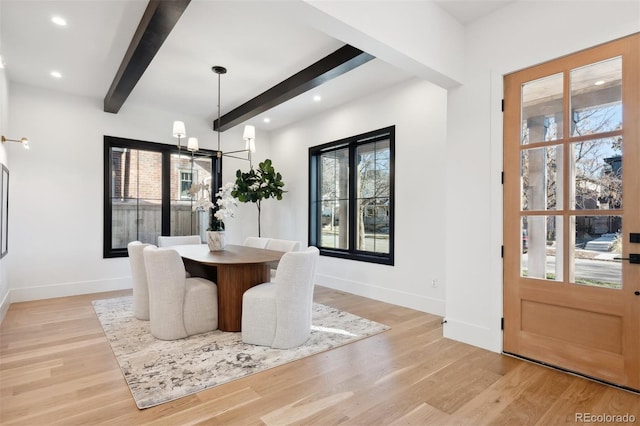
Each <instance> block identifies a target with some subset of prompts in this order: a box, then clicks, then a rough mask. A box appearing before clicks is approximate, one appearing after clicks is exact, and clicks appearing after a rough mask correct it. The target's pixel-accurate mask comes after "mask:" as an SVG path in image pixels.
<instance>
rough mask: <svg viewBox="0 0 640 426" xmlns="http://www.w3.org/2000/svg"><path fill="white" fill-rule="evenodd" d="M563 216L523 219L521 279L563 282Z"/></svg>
mask: <svg viewBox="0 0 640 426" xmlns="http://www.w3.org/2000/svg"><path fill="white" fill-rule="evenodd" d="M562 224H563V222H562V216H524V217H523V218H522V223H521V230H522V245H521V247H522V250H521V254H520V264H521V267H522V268H521V271H522V272H521V276H523V277H529V278H540V279H546V280H552V281H563V279H564V275H563V269H562V268H563V264H562V250H563V244H562V234H563V231H562V226H563V225H562Z"/></svg>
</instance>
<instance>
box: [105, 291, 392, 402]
mask: <svg viewBox="0 0 640 426" xmlns="http://www.w3.org/2000/svg"><path fill="white" fill-rule="evenodd" d="M132 304H133V298H132V297H131V296H127V297H119V298H114V299H104V300H95V301H93V307H94V309H95V311H96V314H97V315H98V319H99V320H100V323H101V324H102V328H103V329H104V332H105V334H106V336H107V339H108V340H109V343H110V344H111V349H112V350H113V353H114V354H115V356H116V358H117V359H118V363H119V364H120V368H121V369H122V372H123V374H124V377H125V379H126V381H127V383H128V384H129V388H130V389H131V393H132V395H133V398H134V399H135V401H136V405H137V406H138V408H140V409H143V408H149V407H153V406H154V405H158V404H162V403H165V402H168V401H172V400H174V399H178V398H181V397H183V396H186V395H190V394H192V393H195V392H199V391H201V390H204V389H208V388H211V387H213V386H217V385H220V384H223V383H227V382H230V381H232V380H235V379H239V378H241V377H245V376H248V375H250V374H254V373H258V372H260V371H264V370H267V369H269V368H273V367H277V366H279V365H282V364H286V363H288V362H291V361H295V360H297V359H300V358H304V357H306V356H309V355H313V354H317V353H319V352H322V351H326V350H328V349H332V348H335V347H338V346H341V345H345V344H347V343H351V342H354V341H356V340H360V339H363V338H365V337H369V336H372V335H374V334H377V333H380V332H383V331H385V330H388V329H389V327H388V326H386V325H383V324H379V323H376V322H373V321H369V320H367V319H364V318H361V317H359V316H356V315H353V314H350V313H348V312H344V311H340V310H339V309H334V308H330V307H328V306H325V305H322V304H318V303H314V304H313V321H312V322H313V326H312V330H311V338H310V339H309V340H308V341H307V342H306V343H305V344H304V345H302V346H300V347H298V348H294V349H288V350H282V349H271V348H268V347H264V346H254V345H247V344H244V343H242V338H241V334H240V333H227V332H222V331H212V332H210V333H205V334H199V335H196V336H191V337H188V338H186V339H180V340H173V341H164V340H159V339H156V338H154V337H153V336H152V335H151V333H150V332H149V322H148V321H140V320H138V319H136V318H135V317H134V316H133V308H132Z"/></svg>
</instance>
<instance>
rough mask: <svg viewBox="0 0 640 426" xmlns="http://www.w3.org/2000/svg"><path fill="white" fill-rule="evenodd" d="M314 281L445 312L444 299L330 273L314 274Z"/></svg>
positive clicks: (401, 303) (347, 290)
mask: <svg viewBox="0 0 640 426" xmlns="http://www.w3.org/2000/svg"><path fill="white" fill-rule="evenodd" d="M316 283H317V284H318V285H321V286H323V287H329V288H332V289H334V290H340V291H344V292H345V293H351V294H355V295H358V296H362V297H368V298H369V299H374V300H379V301H381V302H387V303H392V304H394V305H398V306H403V307H405V308H411V309H415V310H417V311H421V312H427V313H429V314H433V315H439V316H443V315H444V312H445V303H444V300H441V299H434V298H430V297H425V296H422V295H418V294H413V293H407V292H404V291H398V290H394V289H389V288H384V287H379V286H375V285H371V284H366V283H363V282H358V281H352V280H345V279H344V278H339V277H335V276H331V275H325V274H316Z"/></svg>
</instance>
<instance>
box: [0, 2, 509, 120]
mask: <svg viewBox="0 0 640 426" xmlns="http://www.w3.org/2000/svg"><path fill="white" fill-rule="evenodd" d="M425 1H426V0H425ZM510 1H513V0H502V1H482V0H479V1H473V0H467V1H455V0H454V1H451V0H439V1H436V3H437V4H438V5H439V6H441V7H442V8H443V9H445V10H446V11H448V12H449V13H450V14H452V15H453V16H454V17H456V18H457V19H458V20H459V21H460V22H462V23H465V24H466V23H469V22H472V21H473V20H474V19H477V18H479V17H482V16H484V15H486V14H488V13H491V12H492V11H494V10H495V9H496V8H497V7H500V6H501V5H504V4H506V3H509V2H510ZM269 3H270V2H264V1H262V2H261V1H221V0H217V1H212V0H192V1H191V3H190V4H189V6H188V7H187V9H186V11H185V12H184V14H183V15H182V17H181V18H180V20H179V22H178V23H177V25H176V26H175V27H174V29H173V31H172V32H171V34H170V35H169V37H168V38H167V40H166V41H165V43H164V44H163V46H162V48H161V49H160V52H158V54H157V55H156V57H155V58H154V59H153V61H152V62H151V64H150V65H149V67H148V68H147V70H146V72H145V74H144V75H143V77H142V78H141V79H140V81H139V82H138V84H137V85H136V87H135V89H134V90H133V92H132V93H131V95H130V96H129V98H128V99H127V100H126V102H125V103H124V106H123V107H122V109H121V111H124V110H126V108H127V107H128V106H129V105H148V106H153V107H154V108H161V109H166V110H171V111H175V110H180V111H183V112H184V113H185V114H189V115H195V116H202V119H203V120H206V122H207V123H211V121H212V120H213V119H214V118H215V117H216V116H217V93H218V90H217V84H218V83H217V78H218V76H217V75H216V74H214V73H213V72H212V71H211V67H212V66H213V65H222V66H224V67H226V68H227V70H228V73H227V74H224V75H222V76H221V109H222V114H223V115H224V113H225V112H228V111H230V110H231V109H233V108H235V107H237V106H239V105H241V104H242V103H244V102H246V101H248V100H249V99H251V98H253V97H255V96H257V95H258V94H260V93H262V92H263V91H265V90H267V89H269V88H270V87H272V86H273V85H275V84H277V83H279V82H281V81H282V80H284V79H286V78H288V77H289V76H291V75H292V74H294V73H296V72H298V71H300V70H302V69H303V68H305V67H307V66H309V65H311V64H312V63H314V62H316V61H317V60H319V59H321V58H322V57H324V56H326V55H327V54H329V53H331V52H333V51H335V50H336V49H338V48H340V47H341V46H343V45H344V43H343V42H341V41H339V40H336V39H334V38H332V37H330V36H328V35H326V34H324V33H321V32H319V31H317V30H314V29H312V28H309V27H304V26H302V25H298V24H296V22H295V21H294V20H293V19H291V18H288V17H287V16H285V15H283V14H282V8H276V10H277V13H276V11H275V10H274V8H271V7H270V5H269ZM146 5H147V2H146V1H145V0H128V1H125V0H29V1H26V0H2V1H0V18H1V21H0V43H1V44H0V49H1V51H0V54H2V56H3V59H4V62H5V63H6V70H5V71H6V72H7V76H8V78H9V81H15V82H19V83H23V84H27V85H31V86H36V87H43V88H48V89H54V90H60V91H64V92H68V93H72V94H76V95H81V96H89V97H93V98H96V99H100V101H102V99H104V97H105V95H106V93H107V91H108V89H109V87H110V85H111V82H112V80H113V77H114V75H115V73H116V71H117V70H118V67H119V66H120V62H121V61H122V58H123V56H124V53H125V51H126V50H127V47H128V45H129V42H130V40H131V37H132V35H133V34H134V32H135V30H136V28H137V25H138V22H139V21H140V17H141V16H142V14H143V12H144V10H145V8H146ZM53 15H60V16H62V17H64V18H65V19H66V20H67V23H68V24H67V26H66V27H58V26H56V25H54V24H53V23H51V17H52V16H53ZM52 70H57V71H59V72H60V73H61V74H62V78H60V79H55V78H52V77H51V76H50V75H49V73H50V71H52ZM410 77H411V75H409V74H408V73H406V72H404V71H401V70H399V69H398V68H396V67H393V66H392V65H390V64H387V63H384V62H383V61H381V60H379V59H374V60H373V61H370V62H368V63H367V64H365V65H363V66H360V67H358V68H356V69H354V70H352V71H350V72H348V73H346V74H344V75H343V76H341V77H338V78H336V79H334V80H331V81H330V82H328V83H325V84H324V85H322V86H320V87H318V88H316V89H313V90H311V91H309V92H307V93H305V94H302V95H300V96H298V97H297V98H295V99H292V100H291V101H288V102H286V103H284V104H282V105H280V106H278V107H275V108H273V109H272V110H270V111H267V112H266V113H263V114H261V115H260V116H257V117H255V118H253V119H251V120H249V121H248V123H250V124H254V125H256V126H257V127H259V128H262V129H264V130H272V129H276V128H278V127H281V126H284V125H287V124H290V123H292V122H295V121H297V120H300V119H303V118H305V117H308V116H311V115H313V114H316V113H318V112H320V111H322V110H326V109H329V108H332V107H334V106H336V105H339V104H342V103H345V102H348V101H350V100H353V99H356V98H359V97H362V96H364V95H366V94H368V93H371V92H374V91H376V90H379V89H382V88H385V87H389V86H391V85H394V84H397V83H399V82H401V81H403V80H406V79H408V78H410ZM315 94H319V95H321V96H322V101H320V102H314V101H313V100H312V99H311V98H312V97H313V95H315ZM264 117H269V118H271V123H269V124H264V123H263V122H262V119H263V118H264ZM176 119H178V118H176Z"/></svg>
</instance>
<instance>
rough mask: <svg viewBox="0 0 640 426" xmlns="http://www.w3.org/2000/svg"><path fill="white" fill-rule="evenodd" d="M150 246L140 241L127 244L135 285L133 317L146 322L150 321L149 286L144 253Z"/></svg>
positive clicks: (132, 278)
mask: <svg viewBox="0 0 640 426" xmlns="http://www.w3.org/2000/svg"><path fill="white" fill-rule="evenodd" d="M148 246H149V244H143V243H141V242H140V241H132V242H130V243H129V244H127V252H128V253H129V264H130V265H131V280H132V283H133V315H134V316H135V317H136V318H138V319H139V320H144V321H149V285H148V284H147V271H146V269H145V267H144V257H143V255H142V251H143V250H144V248H145V247H148Z"/></svg>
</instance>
